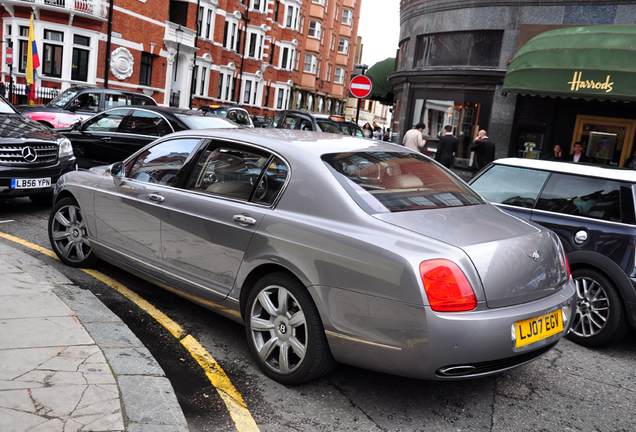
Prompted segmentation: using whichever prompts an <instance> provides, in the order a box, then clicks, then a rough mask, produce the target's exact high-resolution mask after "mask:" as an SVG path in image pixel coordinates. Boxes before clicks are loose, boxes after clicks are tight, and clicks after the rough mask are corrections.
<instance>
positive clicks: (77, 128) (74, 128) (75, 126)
mask: <svg viewBox="0 0 636 432" xmlns="http://www.w3.org/2000/svg"><path fill="white" fill-rule="evenodd" d="M81 127H82V121H81V120H78V121H76V122H75V123H73V126H72V127H71V130H72V131H76V130H79V129H80V128H81Z"/></svg>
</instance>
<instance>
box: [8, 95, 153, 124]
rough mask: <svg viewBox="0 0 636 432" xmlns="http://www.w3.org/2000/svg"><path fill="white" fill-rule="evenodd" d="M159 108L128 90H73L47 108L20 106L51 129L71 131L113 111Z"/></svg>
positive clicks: (19, 109)
mask: <svg viewBox="0 0 636 432" xmlns="http://www.w3.org/2000/svg"><path fill="white" fill-rule="evenodd" d="M125 105H152V106H154V105H157V103H156V102H155V100H154V99H153V98H151V97H150V96H146V95H145V94H142V93H137V92H133V91H128V90H116V89H106V88H101V87H80V86H78V87H70V88H68V89H66V90H65V91H63V92H62V93H60V94H59V95H58V96H57V97H56V98H55V99H53V100H52V101H51V102H49V103H47V104H46V105H18V106H16V109H17V110H18V111H20V112H21V113H22V114H24V115H25V116H27V117H28V118H30V119H31V120H35V121H37V122H39V123H42V124H43V125H46V126H48V127H50V128H65V127H70V126H72V125H73V124H75V123H76V122H77V121H81V120H85V119H87V118H89V117H91V116H93V115H95V114H96V113H99V112H102V111H104V110H107V109H109V108H113V107H120V106H125Z"/></svg>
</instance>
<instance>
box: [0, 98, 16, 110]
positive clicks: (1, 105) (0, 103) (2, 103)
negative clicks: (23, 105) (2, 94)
mask: <svg viewBox="0 0 636 432" xmlns="http://www.w3.org/2000/svg"><path fill="white" fill-rule="evenodd" d="M15 113H16V112H15V110H14V109H13V107H12V106H11V105H10V104H9V103H8V102H7V101H6V100H4V99H2V98H0V114H15Z"/></svg>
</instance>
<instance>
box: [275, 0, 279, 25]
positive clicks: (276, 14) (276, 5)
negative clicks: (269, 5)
mask: <svg viewBox="0 0 636 432" xmlns="http://www.w3.org/2000/svg"><path fill="white" fill-rule="evenodd" d="M279 8H280V0H276V4H275V5H274V22H278V9H279Z"/></svg>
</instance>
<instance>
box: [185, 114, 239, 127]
mask: <svg viewBox="0 0 636 432" xmlns="http://www.w3.org/2000/svg"><path fill="white" fill-rule="evenodd" d="M177 117H179V118H180V119H181V121H182V122H184V123H185V124H187V125H188V126H190V128H191V129H217V128H237V127H239V126H238V125H237V124H236V123H234V122H232V121H230V120H227V119H226V118H224V117H211V116H198V115H177Z"/></svg>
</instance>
